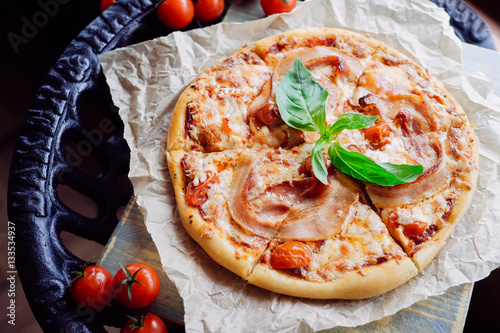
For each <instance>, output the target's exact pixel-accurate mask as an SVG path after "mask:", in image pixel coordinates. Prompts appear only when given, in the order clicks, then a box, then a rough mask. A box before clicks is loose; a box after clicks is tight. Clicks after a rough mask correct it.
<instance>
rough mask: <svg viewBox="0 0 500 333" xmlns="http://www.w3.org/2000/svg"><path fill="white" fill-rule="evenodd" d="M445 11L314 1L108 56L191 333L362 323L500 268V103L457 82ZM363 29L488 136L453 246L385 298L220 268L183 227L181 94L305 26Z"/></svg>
mask: <svg viewBox="0 0 500 333" xmlns="http://www.w3.org/2000/svg"><path fill="white" fill-rule="evenodd" d="M448 21H449V17H448V15H447V14H446V13H445V12H444V10H442V9H440V8H438V7H436V6H435V5H434V4H433V3H431V2H429V1H425V0H358V1H351V0H331V1H329V0H326V1H325V0H323V1H319V0H317V1H307V2H305V3H303V4H302V5H301V6H300V8H297V9H296V10H294V11H293V12H292V13H289V14H282V15H274V16H271V17H267V18H264V19H261V20H257V21H252V22H248V23H233V24H228V23H222V24H218V25H216V26H211V27H207V28H203V29H197V30H192V31H188V32H174V33H172V34H170V35H168V36H166V37H162V38H158V39H155V40H151V41H147V42H144V43H141V44H138V45H134V46H130V47H126V48H123V49H118V50H115V51H111V52H109V53H106V54H104V55H102V56H101V57H100V60H101V63H102V67H103V70H104V74H105V76H106V79H107V82H108V84H109V87H110V89H111V94H112V98H113V101H114V103H115V104H116V105H117V106H118V107H119V112H120V116H121V117H122V119H123V122H124V124H125V133H124V136H125V139H126V140H127V142H128V144H129V146H130V150H131V160H130V172H129V177H130V179H131V181H132V183H133V185H134V190H135V195H136V197H137V204H138V205H139V208H140V210H141V212H142V214H143V215H144V221H145V224H146V226H147V229H148V231H149V232H150V233H151V236H152V239H153V241H154V242H155V244H156V247H157V248H158V251H159V254H160V257H161V261H162V265H163V268H164V269H165V271H166V273H167V274H168V276H169V277H170V279H171V280H172V281H173V282H174V283H175V285H176V286H177V288H178V290H179V293H180V295H181V296H182V298H183V301H184V307H185V318H184V319H185V324H186V331H188V332H203V331H207V332H213V331H221V332H270V331H273V332H311V331H316V330H321V329H327V328H331V327H334V326H357V325H362V324H365V323H367V322H370V321H373V320H377V319H380V318H382V317H384V316H387V315H391V314H394V313H395V312H397V311H398V310H400V309H402V308H405V307H408V306H410V305H411V304H413V303H414V302H417V301H419V300H422V299H425V298H426V297H428V296H431V295H438V294H442V293H444V292H445V291H446V290H447V289H448V288H449V287H451V286H455V285H459V284H462V283H465V282H473V281H477V280H479V279H482V278H484V277H486V276H487V275H488V274H489V273H490V272H491V271H492V270H493V269H495V268H497V267H498V266H499V265H500V242H498V235H500V224H499V223H498V220H499V218H500V186H499V170H500V169H499V163H500V160H499V158H500V148H499V147H498V142H500V101H499V99H498V98H497V97H496V96H495V95H492V94H489V92H490V91H491V86H492V82H490V81H489V80H488V79H487V78H486V77H485V76H484V75H481V74H475V75H473V76H471V77H469V78H463V77H462V75H461V54H462V53H461V43H460V41H459V40H458V39H457V38H456V37H455V35H454V32H453V29H452V28H451V27H450V26H449V24H448ZM314 26H325V27H336V28H345V29H349V30H353V31H356V32H361V33H367V34H369V35H370V36H372V37H374V38H377V39H380V40H382V41H384V42H386V43H387V44H389V45H391V46H392V47H394V48H396V49H398V50H399V51H401V52H403V53H404V54H406V55H408V56H409V57H411V58H413V59H415V60H417V61H418V62H419V63H420V64H422V65H423V66H424V67H425V68H427V69H428V70H429V72H430V73H431V74H433V75H434V76H435V77H436V78H438V79H439V80H440V81H442V82H443V83H444V84H445V85H446V87H447V88H448V89H449V90H450V91H451V92H452V94H453V95H454V96H455V98H456V99H457V100H458V101H459V102H460V103H461V104H462V106H463V107H464V109H465V110H466V111H467V112H468V115H469V118H470V120H471V122H473V123H475V129H476V133H477V135H478V137H479V140H480V175H479V181H478V186H477V191H476V193H475V196H474V199H473V202H472V205H471V207H470V209H469V211H468V213H467V214H466V216H465V217H464V218H463V219H462V221H461V222H460V224H459V225H458V226H457V228H456V229H455V231H454V232H453V234H452V236H451V238H450V239H449V240H448V242H447V244H446V246H445V248H444V249H443V250H442V251H441V252H440V253H439V254H438V256H437V257H436V258H435V260H434V261H432V263H431V264H430V265H429V266H428V267H427V268H426V269H425V270H424V272H422V273H421V274H419V275H418V276H417V277H415V278H413V279H412V280H410V281H409V282H407V283H406V284H404V285H402V286H401V287H399V288H397V289H395V290H393V291H391V292H388V293H386V294H384V295H381V296H379V297H374V298H371V299H368V300H359V301H342V300H309V299H299V298H293V297H288V296H283V295H277V294H274V293H271V292H268V291H265V290H262V289H260V288H257V287H254V286H252V285H249V284H247V283H246V282H245V281H243V280H242V279H241V278H239V277H237V276H236V275H234V274H232V273H231V272H229V271H227V270H226V269H224V268H222V267H221V266H219V265H217V264H215V262H214V261H212V260H211V259H210V258H209V257H208V256H207V255H206V254H205V252H204V251H203V250H202V249H201V248H200V247H199V246H198V245H197V244H196V243H195V242H194V241H192V240H191V239H190V238H189V236H188V235H187V233H186V232H185V231H184V229H183V228H182V225H181V222H180V219H179V216H178V213H177V209H176V203H175V198H174V192H173V188H172V183H171V181H170V176H169V173H168V168H167V162H166V159H165V157H164V151H165V150H166V137H167V131H168V126H169V121H170V116H171V112H172V110H173V107H174V105H175V103H176V101H177V98H178V97H179V95H180V93H181V92H182V91H183V89H184V88H185V87H186V86H187V85H188V84H189V83H190V82H191V81H192V80H194V79H195V78H196V77H197V76H198V75H199V74H200V73H201V72H202V71H203V70H204V69H206V68H209V67H211V66H212V65H214V64H216V63H218V62H219V61H221V60H223V59H224V58H225V57H227V56H228V55H230V54H231V53H233V52H234V51H236V50H238V49H239V48H240V47H242V46H243V45H245V44H250V43H251V42H253V41H256V40H258V39H260V38H263V37H266V36H269V35H273V34H277V33H280V32H283V31H286V30H290V29H295V28H302V27H314Z"/></svg>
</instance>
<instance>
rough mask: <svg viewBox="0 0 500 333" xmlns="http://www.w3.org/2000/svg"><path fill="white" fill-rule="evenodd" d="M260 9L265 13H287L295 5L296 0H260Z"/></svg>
mask: <svg viewBox="0 0 500 333" xmlns="http://www.w3.org/2000/svg"><path fill="white" fill-rule="evenodd" d="M260 5H261V7H262V10H264V13H266V15H272V14H278V13H288V12H291V11H292V9H294V8H295V6H296V5H297V0H260Z"/></svg>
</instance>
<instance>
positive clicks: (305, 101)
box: [276, 59, 328, 132]
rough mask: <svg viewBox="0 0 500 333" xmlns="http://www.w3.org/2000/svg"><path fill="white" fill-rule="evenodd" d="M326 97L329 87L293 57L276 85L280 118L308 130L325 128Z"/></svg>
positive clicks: (315, 130)
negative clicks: (322, 83) (289, 65)
mask: <svg viewBox="0 0 500 333" xmlns="http://www.w3.org/2000/svg"><path fill="white" fill-rule="evenodd" d="M327 97H328V91H326V89H325V88H323V87H322V86H321V85H320V84H319V83H318V81H316V79H315V78H314V77H313V76H312V74H311V72H309V70H308V69H307V68H306V67H305V66H304V65H303V64H302V62H301V61H300V59H297V60H295V62H294V63H293V66H292V68H291V69H290V70H289V71H288V72H287V73H286V74H285V75H283V78H282V79H281V81H280V82H279V83H278V88H277V89H276V104H278V108H279V110H280V115H281V119H283V121H284V122H285V123H286V124H287V125H288V126H290V127H293V128H296V129H299V130H303V131H309V132H324V131H325V121H326V99H327Z"/></svg>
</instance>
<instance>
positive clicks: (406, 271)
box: [248, 258, 418, 299]
mask: <svg viewBox="0 0 500 333" xmlns="http://www.w3.org/2000/svg"><path fill="white" fill-rule="evenodd" d="M417 274H418V270H417V268H416V267H415V265H414V264H413V262H412V260H411V259H409V258H403V259H401V260H396V259H392V260H390V261H387V262H385V263H382V264H378V265H374V266H369V267H365V268H362V269H361V270H359V271H358V270H356V271H350V272H347V273H345V274H343V275H342V276H341V277H339V278H337V279H334V280H332V281H327V282H321V283H317V282H312V281H306V280H303V279H301V278H296V277H291V276H290V275H287V274H284V273H282V272H280V271H279V270H273V269H270V268H269V266H267V265H266V264H262V263H260V264H258V265H257V266H255V268H254V269H253V271H252V274H251V275H250V277H249V279H248V282H250V283H251V284H253V285H256V286H259V287H261V288H264V289H267V290H270V291H274V292H277V293H280V294H285V295H289V296H295V297H305V298H316V299H363V298H369V297H374V296H378V295H381V294H383V293H386V292H388V291H390V290H392V289H394V288H396V287H398V286H400V285H402V284H403V283H405V282H406V281H408V280H410V279H411V278H412V277H414V276H415V275H417Z"/></svg>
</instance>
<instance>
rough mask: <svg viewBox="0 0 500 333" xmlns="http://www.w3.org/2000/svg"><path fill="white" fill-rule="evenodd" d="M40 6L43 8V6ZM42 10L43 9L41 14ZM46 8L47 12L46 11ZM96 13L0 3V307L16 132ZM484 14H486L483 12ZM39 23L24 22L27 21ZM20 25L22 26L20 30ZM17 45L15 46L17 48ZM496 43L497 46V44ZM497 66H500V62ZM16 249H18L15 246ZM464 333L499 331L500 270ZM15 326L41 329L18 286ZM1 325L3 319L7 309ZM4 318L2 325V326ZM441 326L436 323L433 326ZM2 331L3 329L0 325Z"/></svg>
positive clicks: (71, 4) (491, 6)
mask: <svg viewBox="0 0 500 333" xmlns="http://www.w3.org/2000/svg"><path fill="white" fill-rule="evenodd" d="M468 3H471V4H472V5H473V6H475V7H476V8H478V9H479V10H480V12H481V13H487V15H488V16H489V18H491V21H490V22H493V23H495V24H496V23H499V24H500V10H499V9H498V7H499V4H498V1H491V0H473V1H468ZM44 7H45V8H46V9H45V10H44ZM41 12H45V15H44V14H43V13H42V14H41ZM47 13H48V14H47ZM99 13H100V10H99V0H37V1H26V0H24V1H16V2H14V1H2V2H0V66H1V67H0V80H1V81H0V224H1V225H2V229H0V246H1V247H2V249H1V250H0V253H2V255H1V256H0V269H1V271H0V300H2V301H1V302H0V308H2V309H5V308H4V305H5V306H6V300H5V298H6V294H7V289H8V283H7V281H6V277H5V274H6V273H5V272H6V271H7V269H6V265H7V264H6V262H4V261H6V256H5V255H4V254H3V253H4V251H5V249H4V248H5V247H6V245H5V244H6V243H5V237H6V228H5V227H3V226H6V224H7V213H6V205H7V204H6V191H7V179H8V172H9V166H10V161H11V157H12V152H13V150H14V145H15V140H16V137H17V136H18V135H19V133H20V132H21V130H22V128H23V124H24V121H25V117H26V114H27V110H28V108H29V106H30V103H31V100H32V97H33V95H34V94H35V93H36V91H37V88H38V87H39V85H40V82H41V80H42V79H43V77H44V76H45V74H46V73H47V72H48V70H49V69H50V67H51V66H52V64H53V63H54V62H55V61H56V60H57V59H58V57H59V55H60V54H61V53H62V52H63V50H64V49H65V47H66V46H67V45H68V44H69V42H70V41H71V40H72V39H73V38H74V37H75V36H76V35H77V34H78V33H79V32H80V31H81V30H82V29H83V28H84V27H85V26H87V25H88V24H89V23H90V22H91V21H92V20H93V19H94V18H95V17H97V16H98V15H99ZM483 15H484V14H483ZM27 21H28V22H30V23H37V25H38V27H37V26H36V25H32V26H31V27H28V24H27V23H26V22H27ZM23 29H24V30H23ZM16 48H17V50H16ZM497 48H498V46H497ZM499 66H500V65H499ZM66 245H67V246H68V247H69V248H70V249H71V250H74V251H75V252H76V254H77V255H81V257H83V258H89V257H91V254H92V255H96V256H99V254H100V251H102V246H98V245H96V244H89V243H87V242H84V241H81V240H80V239H73V238H68V239H67V240H66ZM18 250H19V249H18ZM473 290H474V291H473V296H472V300H471V304H470V308H469V312H468V317H467V321H466V326H465V330H464V331H465V332H477V331H479V330H481V331H483V332H494V331H499V327H500V325H499V319H500V271H499V270H498V269H497V270H496V271H494V272H493V273H492V274H491V276H490V277H488V278H487V279H485V280H483V281H480V282H477V283H476V284H475V285H474V289H473ZM16 302H17V315H16V327H14V330H12V332H29V333H32V332H39V331H40V328H39V327H38V325H37V324H36V323H35V322H34V318H33V316H32V314H31V313H30V310H29V308H28V306H27V303H26V300H25V299H24V295H23V294H22V287H21V285H20V284H19V283H18V285H17V287H16ZM0 313H1V314H2V317H4V318H2V326H3V327H5V326H8V327H9V329H12V328H13V327H10V325H7V324H6V318H5V316H4V313H5V312H3V311H2V312H0ZM4 323H5V325H4ZM436 329H437V330H439V329H438V328H436ZM2 331H3V329H2Z"/></svg>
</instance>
